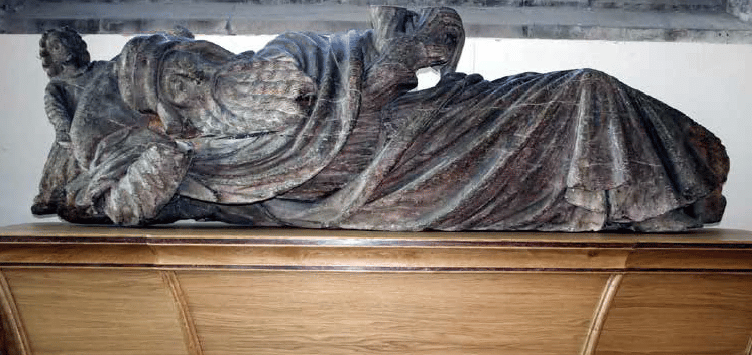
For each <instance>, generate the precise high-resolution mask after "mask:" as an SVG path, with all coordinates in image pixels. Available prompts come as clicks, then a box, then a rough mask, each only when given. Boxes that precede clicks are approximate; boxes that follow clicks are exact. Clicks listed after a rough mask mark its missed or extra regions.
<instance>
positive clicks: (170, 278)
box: [160, 270, 204, 355]
mask: <svg viewBox="0 0 752 355" xmlns="http://www.w3.org/2000/svg"><path fill="white" fill-rule="evenodd" d="M160 274H161V276H162V280H163V281H164V282H165V284H166V285H167V288H168V289H169V290H170V293H171V294H172V300H173V301H174V302H175V306H176V308H177V311H178V318H179V319H178V320H179V321H180V328H181V330H182V332H183V339H184V340H185V346H186V349H187V350H188V354H189V355H203V354H204V351H203V348H202V347H201V340H200V339H199V337H198V332H197V331H196V323H194V321H193V316H192V315H191V312H190V310H189V309H188V301H187V300H186V297H185V293H184V292H183V288H182V287H181V286H180V280H179V279H178V275H177V274H176V273H175V271H171V270H161V271H160Z"/></svg>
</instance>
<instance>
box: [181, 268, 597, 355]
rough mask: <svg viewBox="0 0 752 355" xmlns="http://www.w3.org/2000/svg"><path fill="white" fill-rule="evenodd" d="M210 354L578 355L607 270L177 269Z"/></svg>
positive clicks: (206, 349) (205, 346)
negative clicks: (518, 271) (185, 270)
mask: <svg viewBox="0 0 752 355" xmlns="http://www.w3.org/2000/svg"><path fill="white" fill-rule="evenodd" d="M178 275H179V277H180V280H181V284H182V285H183V288H184V289H185V290H186V293H187V294H188V295H189V303H190V308H191V309H192V310H193V316H194V320H195V321H196V328H197V329H198V332H199V334H201V339H202V344H203V346H204V350H205V352H206V354H247V353H253V354H353V353H365V354H547V355H552V354H568V355H571V354H575V353H577V352H578V351H579V349H580V347H581V345H582V342H583V340H584V338H585V335H586V334H587V331H588V326H589V324H590V318H591V316H592V313H593V309H594V307H595V306H596V304H597V302H598V298H599V296H600V293H601V290H602V288H603V285H604V284H605V282H606V280H607V278H608V275H601V274H591V275H575V274H494V273H490V274H486V273H473V274H455V273H432V274H423V273H313V272H308V273H301V272H286V273H283V272H257V273H238V272H219V271H217V272H179V273H178Z"/></svg>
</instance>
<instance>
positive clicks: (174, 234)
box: [0, 223, 752, 247]
mask: <svg viewBox="0 0 752 355" xmlns="http://www.w3.org/2000/svg"><path fill="white" fill-rule="evenodd" d="M16 236H32V237H35V238H38V239H42V238H43V237H51V238H65V237H76V238H79V240H78V241H77V243H85V242H86V239H92V240H101V238H131V239H130V240H123V242H129V241H130V242H136V243H159V242H182V243H186V244H189V243H191V240H194V239H195V240H201V239H206V238H211V239H216V240H224V243H231V242H232V241H238V242H239V243H241V244H246V243H248V242H249V241H251V242H254V243H259V244H264V241H273V242H274V243H278V242H279V241H280V240H284V241H291V242H293V244H294V243H295V242H296V241H316V242H321V241H323V242H329V243H340V242H342V241H345V242H348V241H349V242H350V244H352V242H354V241H357V242H359V243H360V244H362V245H368V244H369V242H372V241H374V240H376V241H409V242H416V243H428V242H446V241H450V242H451V241H465V242H483V241H485V242H518V243H529V242H533V243H547V244H552V245H554V246H556V245H566V244H571V243H592V244H598V245H603V244H614V243H616V244H618V245H622V246H635V247H636V246H639V245H641V244H649V243H666V242H670V243H672V244H678V245H682V244H687V245H692V244H697V243H701V244H708V243H713V244H739V243H740V242H741V243H746V244H749V243H752V232H750V231H745V230H738V229H719V228H705V229H698V230H694V231H690V232H686V233H649V234H640V233H553V232H528V231H517V232H379V231H361V230H322V229H295V228H271V229H269V228H252V227H237V226H230V225H227V224H222V223H213V224H202V223H197V224H175V225H167V226H154V227H149V228H118V227H109V226H90V225H76V224H69V223H29V224H19V225H12V226H4V227H0V237H4V238H5V237H16Z"/></svg>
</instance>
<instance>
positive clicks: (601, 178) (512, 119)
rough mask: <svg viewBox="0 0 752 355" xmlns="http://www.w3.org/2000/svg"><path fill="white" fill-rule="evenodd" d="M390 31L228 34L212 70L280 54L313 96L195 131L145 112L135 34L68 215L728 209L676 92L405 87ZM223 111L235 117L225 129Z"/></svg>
mask: <svg viewBox="0 0 752 355" xmlns="http://www.w3.org/2000/svg"><path fill="white" fill-rule="evenodd" d="M412 21H417V20H415V19H413V20H412ZM415 25H416V26H418V24H417V23H416V24H415ZM379 36H383V31H382V32H379V29H378V28H377V30H369V31H350V32H347V33H343V34H334V35H328V36H322V35H316V34H310V33H290V34H285V35H282V36H280V37H278V38H277V39H275V40H273V41H272V42H270V43H269V44H268V45H267V46H266V47H265V48H264V49H262V50H261V51H259V52H258V53H255V54H252V56H251V57H250V58H251V59H247V58H245V57H243V58H239V57H238V56H234V55H231V54H229V53H224V54H223V53H222V52H221V50H220V51H219V52H217V53H220V54H217V55H216V56H215V57H217V58H219V59H215V60H216V61H217V63H218V66H219V67H220V68H221V69H220V74H218V77H219V79H216V80H215V82H219V84H216V85H215V86H218V87H221V86H222V85H230V84H228V83H232V85H233V86H232V88H231V89H232V90H235V91H238V90H240V91H242V90H241V89H237V88H243V87H245V86H244V85H246V86H247V85H251V84H249V83H248V80H250V79H248V78H249V77H250V76H249V74H248V73H247V71H250V70H253V68H254V67H252V66H249V65H248V64H247V63H250V62H253V61H279V60H282V61H285V62H291V63H294V65H295V67H296V68H298V69H299V70H300V71H302V72H303V73H305V75H306V76H307V77H310V78H311V79H312V81H313V83H315V92H314V95H312V99H313V100H315V102H313V103H312V104H311V107H310V111H309V112H307V115H304V116H299V117H298V119H297V120H294V121H290V120H279V121H274V120H271V121H269V122H270V123H269V124H268V125H264V124H261V125H258V124H255V123H254V124H251V123H249V122H250V121H248V122H238V120H239V119H242V117H240V116H237V115H226V116H222V117H224V118H222V117H220V118H216V117H214V119H215V121H216V122H214V121H213V123H212V124H211V125H205V126H201V125H200V124H194V125H193V126H198V127H199V129H198V130H199V133H198V134H195V135H193V136H185V135H183V134H182V133H181V134H170V125H169V124H166V125H165V126H167V132H156V133H155V132H154V130H152V129H150V128H149V127H148V123H147V121H148V117H145V116H144V115H146V116H148V114H150V113H149V112H146V111H144V110H140V109H139V108H138V107H137V106H138V103H137V102H135V101H133V100H130V99H128V95H130V94H133V93H131V92H129V91H128V90H132V89H133V88H134V87H138V85H131V84H132V83H131V84H129V85H124V84H123V83H124V82H129V81H133V80H134V79H133V77H135V76H138V75H142V74H141V73H135V74H134V71H136V70H141V71H147V73H146V76H145V77H147V78H151V77H153V76H158V75H159V74H158V73H156V74H155V73H150V72H148V71H149V70H156V69H151V67H148V66H147V67H148V68H146V69H144V68H136V67H128V65H127V63H126V62H127V61H128V60H130V59H128V58H136V57H138V55H137V54H138V53H136V54H133V53H129V52H128V50H131V51H139V50H143V48H141V47H138V46H131V47H132V48H130V49H128V48H126V50H124V52H123V54H121V57H120V61H119V62H118V64H117V66H119V67H118V68H116V70H115V72H117V73H119V75H118V76H115V77H113V76H110V77H104V78H102V79H101V80H102V84H101V85H100V86H102V85H104V86H106V87H107V90H110V94H111V95H112V91H113V90H114V91H115V92H116V93H118V95H122V96H123V97H125V99H124V100H121V101H120V102H119V103H118V105H120V106H127V107H126V108H123V109H122V110H120V111H122V112H130V113H128V114H126V116H127V119H126V120H123V119H122V118H115V119H114V120H115V121H117V122H116V123H117V124H115V123H112V122H111V124H109V125H108V124H106V123H104V124H103V123H102V122H103V120H102V119H101V117H99V116H101V112H102V107H101V106H102V105H104V104H103V103H102V102H105V101H103V100H102V98H101V96H102V95H101V92H102V88H101V87H100V88H96V89H91V90H90V92H89V93H88V94H84V99H82V103H81V104H80V107H81V108H80V109H79V112H78V113H77V115H76V118H74V124H73V127H72V135H76V134H79V135H81V136H82V137H83V138H81V139H79V140H78V142H79V148H78V150H77V153H76V157H77V159H78V160H79V162H80V163H81V166H82V167H83V168H84V170H86V171H85V172H84V173H82V174H81V176H79V178H78V179H77V180H76V181H74V182H73V183H71V184H69V185H70V186H68V187H67V190H68V194H69V197H68V201H67V204H68V206H69V208H68V209H67V211H68V213H67V214H64V217H65V218H67V219H69V220H71V221H74V222H87V221H94V222H98V223H99V222H102V221H107V220H109V221H112V222H114V223H118V224H124V225H142V224H153V223H165V222H172V221H176V220H180V219H199V220H217V221H225V222H230V223H239V224H247V225H256V226H297V227H311V228H354V229H376V230H433V229H435V230H516V229H536V230H561V231H587V230H608V229H622V228H624V229H633V230H638V231H667V230H684V229H687V228H694V227H700V226H702V225H703V224H705V223H713V222H717V221H718V220H720V217H721V215H722V213H723V208H724V206H725V199H724V198H723V196H722V195H721V194H720V192H721V187H722V184H723V183H724V182H725V179H726V174H727V173H728V157H727V156H726V153H725V150H724V148H723V146H722V145H721V143H720V140H719V139H718V138H716V137H715V136H714V135H713V134H712V133H710V132H709V131H707V130H706V129H704V128H703V127H701V126H700V125H698V124H697V123H695V122H694V121H692V120H691V119H689V118H688V117H686V116H685V115H683V114H682V113H680V112H678V111H677V110H675V109H673V108H671V107H669V106H667V105H666V104H664V103H662V102H660V101H658V100H656V99H654V98H652V97H649V96H647V95H645V94H644V93H642V92H640V91H638V90H636V89H633V88H631V87H628V86H627V85H625V84H623V83H621V82H620V81H618V80H617V79H615V78H613V77H611V76H609V75H607V74H604V73H602V72H599V71H596V70H591V69H580V70H570V71H560V72H553V73H545V74H539V73H523V74H519V75H513V76H509V77H504V78H500V79H496V80H493V81H487V80H483V78H481V77H480V76H479V75H465V74H461V73H449V72H446V73H444V75H443V76H442V79H441V81H440V82H439V83H438V84H437V85H436V86H435V87H432V88H428V89H424V90H419V91H409V92H408V91H406V90H402V89H400V90H395V89H394V88H403V87H404V88H409V87H410V86H412V85H414V84H415V74H414V72H411V71H410V70H409V69H408V68H406V67H405V66H404V65H402V63H398V62H397V63H393V62H387V63H384V62H383V61H379V58H381V56H382V54H383V53H380V50H381V48H380V44H379V43H380V42H379V41H380V40H382V39H381V38H380V37H379ZM154 41H155V43H156V42H158V41H163V42H165V43H171V42H170V41H172V39H169V38H167V39H164V38H163V39H155V40H154ZM154 58H156V59H154ZM154 58H152V59H153V60H155V61H158V60H159V57H158V56H156V57H154ZM152 59H150V60H152ZM249 61H250V62H249ZM244 63H245V64H244ZM455 64H456V63H455ZM156 67H159V66H158V65H156ZM379 70H381V72H379ZM376 74H378V75H376ZM222 80H224V81H222ZM236 89H237V90H236ZM243 90H245V89H243ZM248 90H251V89H248ZM390 90H391V91H390ZM146 91H149V90H146ZM384 92H387V93H388V94H384ZM138 94H139V95H143V93H138ZM87 95H88V96H87ZM213 95H214V99H217V100H218V101H222V98H217V97H216V96H217V95H219V94H216V93H215V94H213ZM380 95H382V96H383V95H386V96H387V97H386V98H384V97H382V96H380ZM389 95H391V96H389ZM152 96H154V97H152V98H150V99H148V100H152V101H155V100H156V101H159V100H160V98H159V94H158V93H157V94H154V95H152ZM148 100H147V101H148ZM248 100H250V98H249V99H248ZM113 101H117V99H113ZM382 101H383V103H384V104H383V105H375V106H374V104H372V103H380V102H382ZM243 102H244V101H243V100H230V99H227V100H224V101H222V102H221V103H222V104H223V105H225V106H228V107H234V106H233V105H241V106H242V105H243ZM87 105H88V106H87ZM158 105H160V104H157V106H158ZM230 109H231V108H229V109H227V110H230ZM252 109H253V110H261V109H262V108H258V107H257V108H252ZM128 110H130V111H128ZM165 110H166V109H164V108H162V107H161V106H160V107H159V108H157V107H155V108H154V109H153V111H154V112H156V113H157V114H161V115H162V116H165V115H166V114H165V113H164V112H166V111H165ZM269 110H273V108H271V109H269ZM145 112H146V113H145ZM173 115H177V116H179V114H175V113H173ZM219 116H221V115H219ZM249 117H250V116H249ZM253 117H256V116H253ZM178 118H179V119H182V118H180V117H178ZM163 120H164V119H163ZM222 120H224V121H222ZM104 121H106V120H104ZM115 121H113V122H115ZM123 122H127V124H125V125H124V127H121V126H122V123H123ZM254 122H255V121H254ZM194 123H195V122H194ZM179 125H180V122H178V126H179ZM222 125H226V127H228V128H226V129H218V128H216V127H218V126H222ZM201 127H204V128H201ZM207 127H208V128H207ZM238 127H241V128H242V129H239V128H238ZM244 127H248V128H244ZM202 130H203V131H202ZM210 130H213V131H211V132H210ZM92 131H94V132H100V133H101V134H100V133H98V134H92V133H91V132H92ZM230 131H231V132H230ZM85 132H86V133H85ZM217 132H219V133H220V134H217ZM222 132H230V133H227V134H221V133H222ZM210 133H211V134H210ZM92 137H93V138H92ZM84 138H85V139H84ZM75 143H76V142H75V138H74V144H75ZM64 209H65V208H64ZM71 211H73V212H71Z"/></svg>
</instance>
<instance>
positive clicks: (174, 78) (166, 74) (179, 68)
mask: <svg viewBox="0 0 752 355" xmlns="http://www.w3.org/2000/svg"><path fill="white" fill-rule="evenodd" d="M216 70H217V68H216V66H212V65H210V63H208V62H207V61H205V60H204V59H203V58H202V57H201V56H200V55H199V54H197V53H193V52H187V51H180V50H176V51H172V52H170V53H167V54H166V55H165V57H164V59H163V62H162V70H161V73H160V76H159V89H160V92H159V94H160V97H162V99H163V100H165V101H167V102H169V103H170V104H172V105H174V106H177V107H181V108H195V107H202V106H204V105H205V103H206V100H207V99H210V97H211V89H210V85H211V82H212V78H213V77H214V75H215V73H216Z"/></svg>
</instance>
